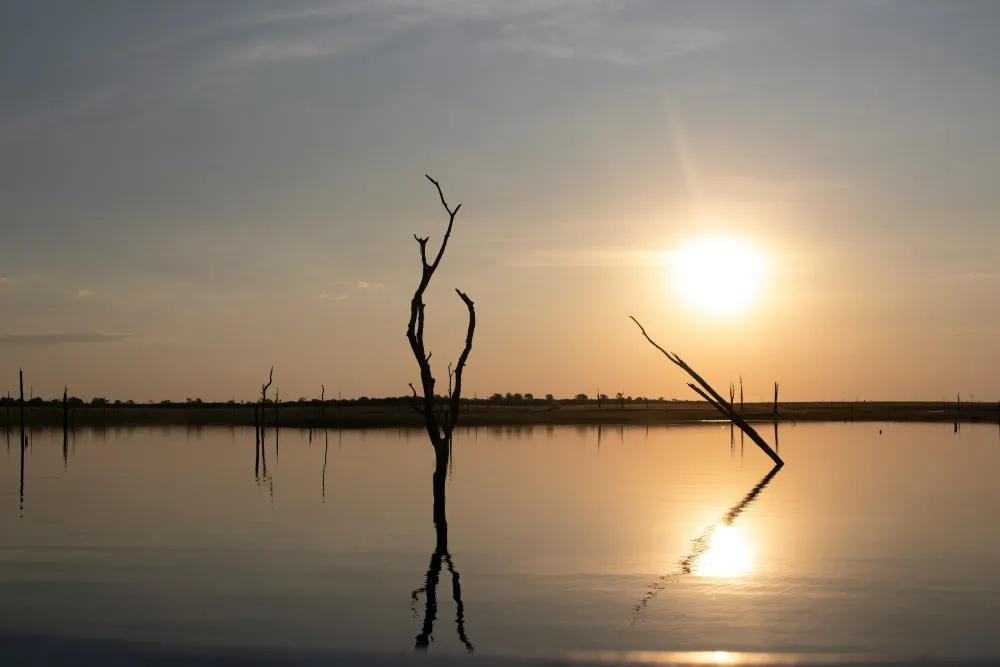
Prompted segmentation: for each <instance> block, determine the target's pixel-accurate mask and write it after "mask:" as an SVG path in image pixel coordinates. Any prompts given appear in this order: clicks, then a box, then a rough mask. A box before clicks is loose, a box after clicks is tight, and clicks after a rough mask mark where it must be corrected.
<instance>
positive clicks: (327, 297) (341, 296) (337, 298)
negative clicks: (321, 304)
mask: <svg viewBox="0 0 1000 667" xmlns="http://www.w3.org/2000/svg"><path fill="white" fill-rule="evenodd" d="M346 298H347V295H346V294H338V295H337V296H333V295H332V294H330V293H329V292H323V293H322V294H320V295H319V296H318V297H317V299H319V300H320V301H342V300H344V299H346Z"/></svg>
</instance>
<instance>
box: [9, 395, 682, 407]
mask: <svg viewBox="0 0 1000 667" xmlns="http://www.w3.org/2000/svg"><path fill="white" fill-rule="evenodd" d="M259 400H260V399H255V400H246V401H237V400H235V399H230V400H228V401H204V400H202V399H201V398H190V397H188V398H185V399H184V400H182V401H172V400H170V399H166V400H162V401H158V402H156V401H146V402H145V403H141V402H138V401H134V400H124V401H123V400H119V399H110V398H105V397H101V396H97V397H94V398H92V399H90V400H89V401H85V400H83V399H81V398H77V397H73V396H70V397H69V398H68V400H67V402H68V403H69V404H70V405H73V406H76V407H83V406H91V407H109V406H113V407H143V408H151V407H193V406H197V407H227V406H229V407H231V406H234V405H252V404H253V403H256V402H258V401H259ZM411 400H412V397H411V396H385V397H368V396H360V397H358V398H342V399H325V400H321V399H318V398H306V397H305V396H302V397H299V399H298V400H295V401H281V405H282V406H287V407H308V406H315V407H333V408H336V407H348V406H359V405H366V406H399V405H408V404H409V402H410V401H411ZM434 400H435V402H437V401H441V402H442V403H443V402H446V401H447V400H449V399H448V397H447V396H444V395H440V394H436V395H435V396H434ZM62 402H63V399H62V397H61V396H60V397H59V398H53V399H49V400H45V399H43V398H41V397H39V396H35V397H34V398H32V399H30V400H27V401H25V404H26V405H29V406H45V405H53V406H54V405H62ZM673 402H678V401H677V399H675V398H670V399H666V398H664V397H663V396H660V397H658V398H652V397H645V396H636V397H632V396H626V395H624V394H622V393H618V394H616V395H615V396H614V397H609V396H608V395H607V394H598V395H595V396H594V397H593V398H591V397H590V396H588V395H587V394H583V393H581V394H576V395H574V396H572V397H565V398H556V397H555V396H554V395H553V394H545V395H544V396H536V395H535V394H533V393H531V392H526V393H523V394H522V393H520V392H513V393H512V392H506V393H500V392H496V393H494V394H491V395H490V396H489V397H488V398H478V397H475V398H462V404H463V405H468V406H491V405H494V406H559V405H595V406H608V405H616V404H617V405H618V406H620V407H624V406H625V405H636V404H643V405H646V404H649V405H653V404H660V403H673ZM274 403H275V401H274V399H271V398H268V399H267V400H266V401H265V404H267V405H273V404H274ZM14 405H17V399H16V398H13V397H5V396H0V407H3V406H14Z"/></svg>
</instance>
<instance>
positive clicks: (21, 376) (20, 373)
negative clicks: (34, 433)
mask: <svg viewBox="0 0 1000 667" xmlns="http://www.w3.org/2000/svg"><path fill="white" fill-rule="evenodd" d="M17 379H18V383H19V385H20V387H21V400H20V408H21V446H22V447H23V446H24V369H18V371H17Z"/></svg>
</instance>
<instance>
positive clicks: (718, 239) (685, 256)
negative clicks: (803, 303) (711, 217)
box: [670, 236, 764, 313]
mask: <svg viewBox="0 0 1000 667" xmlns="http://www.w3.org/2000/svg"><path fill="white" fill-rule="evenodd" d="M670 263H671V266H672V269H673V275H674V283H675V285H676V286H677V290H678V292H679V293H680V295H681V297H682V298H683V299H684V301H685V302H687V303H688V304H689V305H691V306H693V307H694V308H697V309H699V310H702V311H706V312H710V313H735V312H739V311H742V310H745V309H746V308H748V307H749V306H751V305H752V304H753V303H754V302H755V301H756V300H757V299H758V298H759V296H760V286H761V279H762V278H763V274H764V259H763V257H761V255H760V254H758V253H757V251H755V250H754V249H753V248H751V247H750V246H749V245H747V244H746V243H743V242H742V241H738V240H736V239H731V238H727V237H722V236H713V237H707V238H701V239H697V240H695V241H692V242H691V243H689V244H687V245H686V246H684V247H683V248H681V249H680V250H677V251H676V252H674V253H673V254H672V256H671V260H670Z"/></svg>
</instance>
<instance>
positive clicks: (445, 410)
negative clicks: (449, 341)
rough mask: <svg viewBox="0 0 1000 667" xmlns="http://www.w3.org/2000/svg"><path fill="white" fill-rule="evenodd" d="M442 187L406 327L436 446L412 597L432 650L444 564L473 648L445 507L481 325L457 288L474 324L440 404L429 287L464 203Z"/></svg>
mask: <svg viewBox="0 0 1000 667" xmlns="http://www.w3.org/2000/svg"><path fill="white" fill-rule="evenodd" d="M426 178H427V180H428V181H430V182H431V183H432V184H433V185H434V187H435V188H436V189H437V193H438V197H439V198H440V200H441V205H442V206H444V209H445V211H447V212H448V229H447V230H446V231H445V234H444V237H443V239H442V241H441V247H440V248H439V249H438V252H437V255H436V256H435V257H434V260H433V261H428V259H427V241H428V238H427V237H424V238H421V237H419V236H417V235H415V234H414V236H413V238H415V239H416V240H417V243H418V244H419V245H420V262H421V276H420V283H419V285H418V286H417V289H416V291H415V292H414V294H413V299H412V301H411V302H410V321H409V324H408V326H407V329H406V337H407V339H408V340H409V342H410V349H411V350H412V351H413V356H414V358H415V359H416V360H417V364H418V366H419V367H420V385H421V389H422V390H423V397H421V396H419V395H418V393H417V390H416V388H415V387H414V386H413V383H410V390H411V391H412V392H413V396H412V406H413V409H414V410H416V411H417V413H419V414H420V415H421V417H423V421H424V428H425V430H426V431H427V437H428V438H430V441H431V444H432V445H433V447H434V458H435V461H434V474H433V477H432V487H433V492H434V500H433V517H434V533H435V546H434V552H433V553H432V554H431V559H430V565H429V566H428V568H427V576H426V579H425V585H424V586H423V588H420V589H418V590H416V591H414V592H413V595H412V596H411V599H412V601H413V602H414V603H416V601H417V597H418V595H419V594H420V593H424V594H425V596H426V601H425V607H424V620H423V625H422V627H421V631H420V633H419V634H418V635H417V637H416V643H415V648H416V649H417V650H426V649H427V648H428V647H429V645H430V641H431V633H432V632H433V630H434V621H435V620H436V618H437V586H438V581H439V579H440V576H441V566H442V563H447V564H448V571H449V572H450V573H451V575H452V594H453V595H454V597H455V603H456V606H457V609H458V616H457V620H456V625H457V628H458V636H459V639H460V640H461V641H462V643H463V644H464V645H465V647H466V649H467V650H469V651H470V652H471V651H472V650H473V647H472V644H471V642H469V639H468V637H467V636H466V633H465V607H464V605H463V604H462V599H461V586H460V585H459V576H458V572H457V571H456V570H455V568H454V565H453V564H452V561H451V555H450V554H449V553H448V517H447V513H446V511H445V502H446V500H445V483H446V481H447V474H448V464H449V461H450V459H451V456H450V454H451V442H452V434H453V433H454V430H455V426H456V425H457V424H458V415H459V409H460V407H461V399H462V374H463V372H464V371H465V365H466V363H467V362H468V359H469V354H470V353H471V352H472V340H473V336H474V334H475V330H476V309H475V305H474V304H473V302H472V300H471V299H470V298H469V297H468V296H467V295H466V294H464V293H463V292H461V291H460V290H457V289H456V290H455V292H456V293H457V294H458V296H459V298H460V299H462V302H463V303H465V306H466V308H467V309H468V311H469V326H468V330H467V332H466V337H465V348H464V349H463V350H462V354H461V355H460V356H459V358H458V362H457V363H456V364H455V366H454V369H452V366H451V365H450V364H449V366H448V395H447V400H446V402H445V404H444V405H443V406H439V405H438V404H437V403H436V402H435V400H434V385H435V380H434V375H433V373H432V372H431V365H430V360H431V353H430V352H428V351H427V349H426V347H425V345H424V310H425V304H424V300H423V297H424V292H425V291H426V290H427V286H428V285H429V284H430V281H431V278H432V277H433V276H434V272H435V271H436V270H437V268H438V266H439V265H440V264H441V258H442V257H444V252H445V249H446V248H447V246H448V240H449V239H450V238H451V232H452V229H453V227H454V224H455V216H456V215H458V211H459V209H461V208H462V206H461V204H459V205H458V206H456V207H455V208H454V209H452V208H451V207H450V206H449V205H448V202H447V201H446V200H445V197H444V193H443V192H442V190H441V185H440V184H439V183H438V182H437V181H435V180H434V179H433V178H431V177H430V176H427V177H426Z"/></svg>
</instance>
